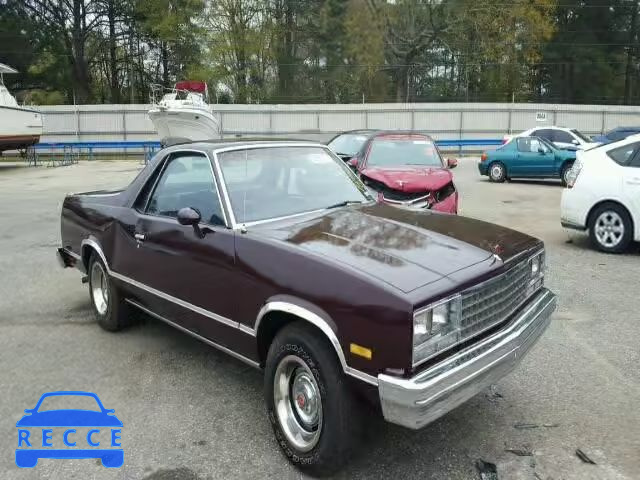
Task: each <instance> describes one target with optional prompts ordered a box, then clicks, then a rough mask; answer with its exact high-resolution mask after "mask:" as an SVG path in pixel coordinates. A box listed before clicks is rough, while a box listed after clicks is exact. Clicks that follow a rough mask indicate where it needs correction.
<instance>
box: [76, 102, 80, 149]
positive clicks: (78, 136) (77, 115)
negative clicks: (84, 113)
mask: <svg viewBox="0 0 640 480" xmlns="http://www.w3.org/2000/svg"><path fill="white" fill-rule="evenodd" d="M76 141H77V142H79V141H80V110H78V105H76Z"/></svg>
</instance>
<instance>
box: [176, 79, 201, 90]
mask: <svg viewBox="0 0 640 480" xmlns="http://www.w3.org/2000/svg"><path fill="white" fill-rule="evenodd" d="M176 90H187V91H189V92H196V93H205V92H206V91H207V84H206V82H199V81H192V80H184V81H182V82H178V83H176Z"/></svg>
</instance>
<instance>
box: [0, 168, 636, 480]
mask: <svg viewBox="0 0 640 480" xmlns="http://www.w3.org/2000/svg"><path fill="white" fill-rule="evenodd" d="M476 161H477V160H476V159H471V158H467V159H463V160H461V161H460V165H459V167H458V169H456V170H455V171H454V173H455V180H456V182H457V185H458V187H459V190H460V192H461V203H462V214H463V215H466V216H471V217H476V218H481V219H483V220H488V221H491V222H496V223H499V224H502V225H506V226H509V227H512V228H515V229H518V230H522V231H525V232H527V233H530V234H532V235H535V236H538V237H540V238H542V239H543V240H544V241H545V243H546V246H547V263H548V269H547V276H546V283H547V285H548V286H549V287H550V288H551V289H552V290H553V291H554V292H555V293H557V295H558V300H559V307H558V310H557V312H556V314H555V315H554V318H553V321H552V324H551V326H550V327H549V329H548V330H547V332H546V334H545V335H544V336H543V338H542V339H541V340H540V342H539V343H538V344H537V346H536V347H535V348H534V349H533V350H532V351H531V353H530V354H529V355H528V356H527V357H526V358H525V359H524V361H523V363H522V364H521V365H520V367H519V368H518V369H517V370H516V371H515V372H514V373H512V374H511V375H510V376H508V377H507V378H505V379H503V381H501V382H500V383H499V384H497V385H496V386H495V387H494V388H492V389H491V390H487V391H486V392H484V393H483V394H480V395H478V396H477V397H476V398H474V399H473V400H471V401H470V402H468V403H467V404H465V405H463V406H461V407H459V408H457V409H456V410H454V411H452V412H451V413H449V414H448V415H446V416H445V417H443V418H441V419H439V420H438V421H436V422H435V423H433V424H431V425H430V426H428V427H426V428H424V429H423V430H421V431H418V432H412V431H408V430H405V429H402V428H400V427H396V426H393V425H389V424H386V423H384V422H383V421H381V420H379V419H377V418H371V420H370V422H369V425H368V428H367V431H366V435H365V437H364V438H363V440H362V442H363V443H362V448H361V449H360V453H359V454H358V455H357V456H356V457H355V458H354V459H353V462H352V463H351V464H350V465H349V466H348V467H347V469H346V470H344V471H343V472H342V473H341V475H340V477H341V478H361V479H370V478H403V479H413V478H416V479H418V478H419V479H422V480H427V479H438V480H440V479H475V478H480V475H479V472H478V470H477V467H476V462H477V461H478V460H480V459H481V460H483V461H485V462H491V463H494V464H496V466H497V470H498V478H499V479H501V480H502V479H509V480H514V479H515V480H519V479H544V480H547V479H554V480H559V479H580V480H583V479H594V480H595V479H598V480H599V479H636V478H640V433H639V432H640V408H639V407H638V405H640V368H639V365H640V348H639V347H638V345H640V321H639V320H640V315H639V314H638V311H639V307H640V296H639V292H638V289H639V288H640V255H639V254H638V250H637V248H636V249H635V250H634V251H632V252H630V253H629V254H626V255H619V256H612V255H604V254H601V253H598V252H596V251H594V250H592V249H591V248H590V247H589V246H588V242H587V241H586V239H585V238H584V237H583V236H581V235H579V234H572V235H571V237H569V236H568V235H567V233H566V232H565V231H563V230H562V229H561V228H560V223H559V202H560V195H561V191H562V189H561V187H560V184H559V183H558V182H551V181H550V182H532V181H528V182H524V181H523V182H512V183H504V184H491V183H489V182H488V181H487V180H486V179H485V178H481V177H480V176H479V175H478V173H477V169H476ZM139 169H140V166H139V164H138V163H137V162H124V161H113V162H102V161H94V162H84V163H81V164H79V165H73V166H70V167H60V168H31V169H27V168H13V169H9V168H7V169H2V168H0V208H1V212H2V213H0V216H1V218H2V229H1V230H0V272H1V273H0V275H1V276H0V366H1V367H2V368H1V370H0V391H1V392H2V394H1V395H0V451H1V452H2V455H0V477H1V478H3V479H27V478H47V479H72V478H77V479H89V478H91V479H93V478H95V479H103V478H105V479H111V478H113V479H116V478H117V479H145V480H169V479H180V480H204V479H209V478H212V479H218V478H220V479H222V478H225V479H226V478H255V479H258V478H260V479H262V478H300V477H301V475H300V473H299V472H298V471H297V470H295V469H294V468H293V467H292V466H291V465H290V464H289V463H288V461H287V460H286V459H285V458H284V457H283V456H282V455H281V454H280V451H279V449H278V446H277V445H276V442H275V440H274V438H273V435H272V432H271V427H270V425H269V422H268V420H267V418H266V415H265V407H264V402H263V398H262V375H261V373H260V372H258V371H256V370H252V369H251V368H250V367H247V366H246V365H244V364H242V363H240V362H239V361H237V360H235V359H233V358H231V357H228V356H226V355H225V354H223V353H220V352H218V351H216V350H214V349H212V348H211V347H208V346H207V345H204V344H201V343H199V342H198V341H197V340H194V339H192V338H191V337H189V336H187V335H185V334H183V333H180V332H178V331H176V330H173V329H172V328H170V327H168V326H166V325H164V324H161V323H159V322H156V321H154V320H151V319H146V320H145V321H143V322H141V323H139V324H137V325H135V326H134V327H132V328H130V329H128V330H126V331H123V332H121V333H116V334H112V333H107V332H104V331H102V330H101V329H100V328H99V327H98V326H97V324H96V323H95V321H94V318H93V314H92V311H91V307H90V303H89V295H88V292H87V287H86V285H82V284H81V282H80V278H81V275H80V274H79V272H77V271H76V270H72V269H66V270H63V269H61V268H60V267H59V266H58V263H57V262H56V259H55V249H56V248H57V247H58V246H59V239H60V233H59V213H60V208H61V204H62V200H63V198H64V194H65V193H67V192H74V191H87V190H96V189H101V188H113V187H119V186H124V185H125V184H127V183H128V181H129V180H130V179H131V178H133V176H134V175H135V174H136V173H137V172H138V170H139ZM569 238H571V241H570V242H568V239H569ZM239 295H240V293H239ZM55 390H84V391H91V392H95V393H97V394H98V395H99V397H100V399H101V400H102V402H103V404H104V405H105V407H106V408H112V409H115V413H116V415H117V416H118V418H119V419H120V420H121V421H122V423H123V424H124V427H123V429H122V445H123V448H124V452H125V453H124V466H123V467H122V468H120V469H106V468H104V467H102V466H101V465H100V462H99V461H97V460H40V461H39V463H38V465H37V466H36V467H35V468H33V469H19V468H18V467H16V465H15V463H14V450H15V448H16V446H17V429H16V421H18V420H19V419H20V417H21V416H22V415H23V410H24V409H25V408H33V406H34V405H35V403H36V401H37V400H38V398H39V397H40V395H41V394H42V393H44V392H49V391H55ZM577 449H580V450H581V451H582V452H584V453H585V454H586V455H587V456H588V457H589V458H590V459H592V460H593V462H595V465H594V464H588V463H585V462H584V461H583V460H581V459H580V458H578V456H577V455H576V450H577ZM508 450H515V451H516V453H519V454H520V455H518V454H516V453H513V452H510V451H508Z"/></svg>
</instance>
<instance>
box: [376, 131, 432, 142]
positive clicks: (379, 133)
mask: <svg viewBox="0 0 640 480" xmlns="http://www.w3.org/2000/svg"><path fill="white" fill-rule="evenodd" d="M392 135H399V136H411V135H419V136H421V137H426V138H428V139H429V140H433V138H431V135H429V134H428V133H425V132H421V131H419V130H379V131H377V132H376V133H375V135H374V136H375V137H383V136H385V137H386V136H392Z"/></svg>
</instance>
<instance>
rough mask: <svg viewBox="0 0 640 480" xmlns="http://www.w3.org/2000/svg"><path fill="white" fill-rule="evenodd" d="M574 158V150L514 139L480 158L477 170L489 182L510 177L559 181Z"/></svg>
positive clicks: (536, 140) (564, 179) (535, 140)
mask: <svg viewBox="0 0 640 480" xmlns="http://www.w3.org/2000/svg"><path fill="white" fill-rule="evenodd" d="M575 159H576V151H575V150H562V149H559V148H558V147H556V146H555V145H553V144H552V143H551V142H548V141H547V140H545V139H544V138H540V137H515V138H514V139H512V140H511V141H510V142H509V143H506V144H504V145H502V146H500V147H498V148H497V149H496V150H493V151H490V152H485V153H483V154H482V157H480V163H479V164H478V170H480V175H487V176H488V177H489V179H490V180H491V181H492V182H504V181H505V180H508V179H511V178H527V177H531V178H559V179H560V180H562V184H563V185H566V184H567V175H568V173H569V170H570V169H571V166H572V165H573V162H574V161H575Z"/></svg>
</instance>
